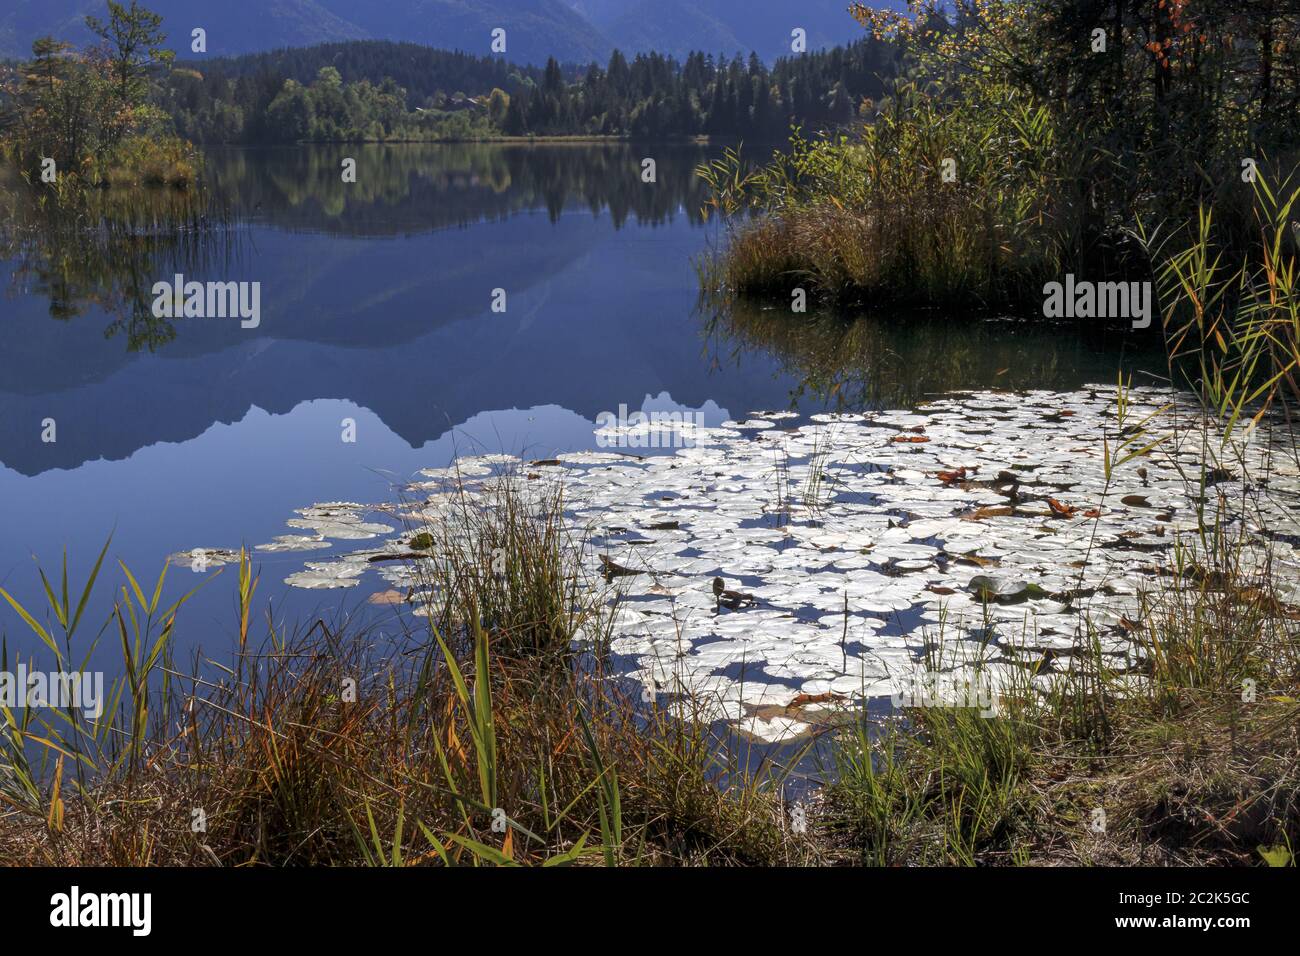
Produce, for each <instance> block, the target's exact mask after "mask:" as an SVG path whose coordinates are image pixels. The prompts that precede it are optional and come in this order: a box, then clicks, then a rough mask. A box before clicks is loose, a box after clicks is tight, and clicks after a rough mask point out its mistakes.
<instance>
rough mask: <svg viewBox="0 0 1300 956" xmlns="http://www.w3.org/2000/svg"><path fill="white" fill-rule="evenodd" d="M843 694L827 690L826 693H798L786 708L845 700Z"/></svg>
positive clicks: (791, 708)
mask: <svg viewBox="0 0 1300 956" xmlns="http://www.w3.org/2000/svg"><path fill="white" fill-rule="evenodd" d="M843 699H844V695H843V694H837V693H835V692H834V691H829V690H828V691H826V693H824V694H796V695H795V698H794V700H792V701H790V703H788V704H786V707H785V709H786V710H793V709H794V708H796V707H803V706H804V705H805V704H828V703H830V702H831V701H833V700H843Z"/></svg>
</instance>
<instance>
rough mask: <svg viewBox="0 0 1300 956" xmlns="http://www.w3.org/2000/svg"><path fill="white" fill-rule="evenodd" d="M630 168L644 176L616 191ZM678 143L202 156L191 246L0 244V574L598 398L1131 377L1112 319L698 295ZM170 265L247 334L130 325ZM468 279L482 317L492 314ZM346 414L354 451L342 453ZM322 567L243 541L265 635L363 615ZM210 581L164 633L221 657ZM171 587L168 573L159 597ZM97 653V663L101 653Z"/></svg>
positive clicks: (204, 540) (222, 537) (33, 586)
mask: <svg viewBox="0 0 1300 956" xmlns="http://www.w3.org/2000/svg"><path fill="white" fill-rule="evenodd" d="M646 155H653V156H654V157H655V158H656V161H657V166H658V181H657V182H656V183H653V184H648V183H643V182H642V181H641V177H640V171H641V159H642V157H643V156H646ZM344 156H355V157H356V158H357V160H358V182H357V183H356V184H348V185H344V184H343V183H342V182H341V181H340V177H339V169H340V161H341V159H342V158H343V157H344ZM707 157H708V151H707V150H706V149H705V148H703V147H693V146H692V147H685V146H674V147H645V146H638V147H635V148H633V147H626V146H545V147H522V146H444V147H436V146H399V147H360V146H354V147H300V148H290V149H277V150H220V151H213V152H211V153H210V154H209V158H208V174H209V176H210V178H211V182H212V186H213V189H214V192H215V194H216V195H217V196H219V197H221V198H222V201H223V203H226V204H228V206H229V209H230V211H231V214H232V222H233V225H232V227H231V228H229V229H225V230H221V231H220V233H219V236H220V238H218V239H209V240H197V241H187V242H181V243H176V244H174V246H167V245H166V244H164V246H163V247H162V248H156V247H141V246H139V244H136V245H134V246H132V245H129V244H128V246H127V247H124V248H120V249H116V250H115V252H114V254H113V255H111V256H104V255H102V254H97V253H94V252H89V253H86V252H84V251H79V250H76V249H72V250H69V249H67V248H64V247H62V246H59V245H57V244H53V243H51V244H49V245H48V246H42V245H41V244H40V243H36V244H35V246H34V247H31V246H29V247H28V248H26V249H24V250H21V251H18V252H13V253H12V254H11V256H10V257H9V258H8V259H5V260H0V287H3V288H4V290H5V294H4V295H3V297H0V316H2V319H0V322H2V323H3V343H4V344H3V347H2V348H0V586H2V587H4V588H5V589H6V590H8V591H10V592H11V593H13V594H15V595H16V596H17V597H18V598H19V599H20V600H23V601H25V602H29V603H31V604H38V603H43V602H42V599H41V594H40V583H39V578H38V577H37V574H36V563H37V562H39V563H40V564H41V565H43V566H44V567H45V568H46V569H47V572H48V571H51V570H55V569H56V568H57V566H58V562H59V561H60V560H61V554H62V552H63V549H64V548H65V546H66V548H67V550H68V555H69V577H70V579H71V581H72V582H74V586H77V585H78V584H79V582H80V581H81V580H83V579H84V577H85V575H86V573H88V571H89V568H90V566H91V564H92V563H93V559H94V557H95V555H96V554H97V553H98V550H99V547H100V546H101V545H102V544H103V542H104V541H105V539H106V538H107V537H108V535H109V534H110V533H111V534H112V535H113V540H112V546H111V548H110V555H111V557H112V558H113V559H120V560H122V561H124V562H125V563H126V564H127V565H129V566H130V567H131V568H132V570H133V571H135V572H136V574H137V576H148V577H149V578H150V579H151V580H152V577H153V576H154V575H156V574H157V572H158V570H159V569H160V568H161V566H162V564H163V562H164V560H165V559H166V556H167V555H169V554H171V553H174V552H178V551H188V550H190V549H191V548H194V547H209V548H238V547H239V545H240V544H241V543H244V544H248V545H257V544H260V543H263V542H267V541H270V540H271V539H272V538H273V537H275V536H277V535H281V534H286V533H290V532H291V530H292V529H289V528H287V527H285V524H284V522H285V520H286V519H287V518H291V517H294V515H293V511H294V509H295V508H300V507H304V506H306V505H310V504H312V503H315V502H320V501H339V500H342V501H359V502H374V501H383V500H391V499H393V498H394V497H395V496H396V495H397V493H398V491H397V489H398V488H399V487H400V486H401V485H402V484H403V483H404V482H406V481H408V480H409V479H410V478H411V477H412V475H413V474H414V473H415V472H417V471H418V470H419V469H421V468H429V467H440V466H443V465H446V464H447V463H448V462H449V461H450V460H451V459H452V458H453V457H454V456H455V455H456V454H458V453H459V454H466V453H480V452H496V451H505V452H510V453H513V454H522V455H527V456H531V457H548V456H550V455H553V454H556V453H559V452H564V451H572V450H578V449H584V448H593V447H595V441H594V438H593V435H592V429H593V427H594V421H595V419H596V417H597V415H599V414H600V413H601V412H604V411H617V410H618V408H619V406H620V405H624V404H625V405H627V406H628V408H629V409H646V410H650V409H664V410H668V409H673V410H683V411H689V412H701V413H702V414H703V416H704V421H705V423H706V424H709V425H715V424H718V423H720V422H722V421H724V420H726V419H728V418H730V417H733V416H744V415H746V414H747V413H748V412H750V411H752V410H759V409H776V408H788V407H794V408H797V409H798V410H800V411H804V412H810V411H817V410H821V409H825V408H831V407H844V408H860V407H876V406H881V405H884V406H887V407H896V406H900V405H907V404H913V403H915V402H917V401H920V400H923V399H924V398H925V396H926V395H927V394H932V393H934V392H938V391H943V390H946V389H951V388H973V387H1013V388H1023V387H1043V388H1060V389H1069V388H1074V387H1077V386H1078V385H1080V384H1083V383H1085V382H1096V381H1107V382H1109V381H1113V380H1114V377H1115V372H1116V369H1117V368H1118V367H1119V365H1120V364H1121V362H1122V363H1123V364H1125V365H1127V366H1130V367H1138V368H1141V367H1149V368H1155V369H1158V368H1159V361H1158V359H1157V358H1156V357H1155V356H1152V355H1151V354H1150V353H1144V352H1142V351H1140V350H1137V349H1136V346H1137V343H1135V341H1134V340H1133V339H1132V338H1131V337H1129V336H1127V335H1124V334H1111V335H1109V336H1107V335H1103V334H1102V333H1100V332H1096V333H1092V334H1089V335H1086V336H1084V335H1081V334H1080V333H1079V332H1078V330H1075V329H1070V328H1044V327H1042V326H1041V325H1034V326H1024V325H1021V324H1019V323H1014V322H1009V321H994V320H988V319H972V318H969V317H967V318H960V317H959V318H954V317H951V316H938V315H933V316H895V317H891V318H890V320H889V321H883V320H880V319H865V318H861V319H857V320H856V321H850V320H851V319H852V318H853V317H851V316H833V315H822V316H817V317H814V318H813V319H812V321H810V322H802V323H800V324H795V323H793V322H792V321H791V320H790V317H789V315H788V314H787V313H785V312H783V311H782V310H778V309H775V308H770V309H762V308H756V307H750V308H746V309H743V310H733V311H731V312H729V313H726V314H722V315H717V314H713V313H712V312H711V311H710V310H708V309H702V308H699V307H698V295H697V288H698V286H697V280H696V274H695V270H694V267H693V264H692V263H693V260H694V259H695V258H696V257H698V256H700V255H701V254H703V253H705V252H706V251H707V250H708V249H709V248H710V247H711V246H713V245H716V244H717V243H718V242H719V241H720V239H721V238H722V235H723V234H722V232H721V231H720V230H719V228H718V227H717V225H716V224H715V223H706V222H705V221H704V220H703V218H702V216H701V215H700V207H701V205H702V202H703V199H704V196H703V193H702V190H701V189H700V187H699V186H698V184H697V183H696V181H695V180H694V177H693V174H692V171H693V168H694V166H695V165H696V164H697V163H698V162H700V161H702V160H704V159H706V158H707ZM176 271H181V272H183V273H184V274H185V276H186V279H187V280H199V281H207V280H216V281H231V280H236V281H238V280H249V281H258V282H260V283H261V289H262V292H261V324H260V326H259V327H258V328H256V329H242V328H240V326H239V323H238V321H236V320H228V319H188V320H186V319H180V320H176V321H174V322H167V321H160V320H154V319H152V317H151V315H150V314H149V305H150V303H151V302H152V296H151V294H150V291H149V290H150V288H151V286H152V284H153V282H155V281H158V280H159V279H170V278H171V276H172V274H173V273H174V272H176ZM497 288H503V289H505V290H506V293H507V311H506V312H505V313H504V314H502V313H496V312H493V311H492V309H491V303H492V294H493V290H494V289H497ZM47 419H53V420H54V421H55V423H56V427H57V440H56V441H54V442H52V443H51V442H45V441H42V430H43V426H42V423H43V422H44V421H45V420H47ZM345 419H352V420H354V421H355V423H356V428H355V435H356V440H355V442H352V443H349V442H345V441H343V440H342V438H343V422H344V420H345ZM361 544H362V542H346V541H345V542H341V543H340V545H339V546H338V547H337V548H336V549H335V550H336V551H337V550H342V551H346V550H352V549H355V548H356V547H357V546H360V545H361ZM331 553H332V552H331V551H313V552H290V553H284V554H263V555H259V556H258V562H259V565H260V567H261V571H262V587H261V589H260V590H259V593H258V597H259V601H261V602H266V601H270V602H271V605H272V607H273V608H274V613H275V615H276V617H277V618H278V619H279V620H281V621H283V622H287V623H295V622H305V621H308V620H309V619H310V618H311V616H312V615H314V614H318V613H319V614H325V615H329V616H331V617H337V616H338V615H339V614H340V613H342V614H353V613H356V614H369V615H375V614H380V613H389V614H391V613H392V612H391V611H386V612H381V611H380V610H378V609H372V608H370V607H369V606H368V605H366V604H365V597H366V593H367V591H366V587H367V585H366V584H363V585H362V587H359V588H356V589H351V590H342V591H313V592H303V591H295V590H292V589H289V588H286V587H285V586H283V585H282V584H281V582H282V580H283V578H284V577H285V575H286V574H289V573H291V572H292V571H295V570H298V569H300V568H301V566H302V563H303V561H305V560H313V561H314V560H323V559H327V558H328V557H329V555H330V554H331ZM33 559H35V561H34V560H33ZM367 577H368V578H370V577H374V576H367ZM233 578H234V575H233V573H232V572H230V571H227V572H226V573H225V574H223V575H222V576H221V578H219V579H218V580H217V581H216V582H214V583H213V584H212V585H209V586H208V587H207V588H205V589H204V590H203V591H201V592H200V593H199V595H198V596H197V597H196V598H195V599H194V601H193V602H192V603H191V604H190V605H189V606H188V607H187V613H186V615H185V616H184V617H183V618H182V623H183V625H184V626H183V628H182V630H183V640H184V641H186V642H188V643H190V644H195V643H202V644H203V646H205V647H207V648H208V649H210V650H216V649H217V647H219V646H223V645H228V641H229V636H228V635H229V629H228V624H229V621H230V620H231V609H232V606H233V601H234V598H233V588H234V580H233ZM119 579H120V574H119V573H118V570H117V568H116V567H115V566H114V567H111V568H109V569H107V571H106V572H105V574H104V575H103V576H102V577H101V580H100V584H99V586H98V589H97V592H96V599H95V601H94V603H93V604H92V608H91V612H90V613H88V617H87V620H88V621H92V622H93V626H94V627H96V628H97V627H98V625H99V623H100V622H102V621H103V620H104V616H105V615H106V613H107V611H108V609H109V608H110V606H111V600H112V595H111V588H112V587H114V586H116V582H117V580H119ZM197 580H198V578H197V577H195V576H193V575H192V573H191V572H190V571H189V570H188V569H185V568H175V569H173V570H172V572H171V573H170V588H171V590H172V591H174V592H175V594H176V596H179V594H180V593H182V589H188V588H189V587H192V586H193V585H194V584H195V583H196V582H197ZM0 632H2V633H4V634H5V636H6V639H7V641H8V643H9V646H10V647H11V648H15V647H17V648H20V649H23V650H32V649H34V648H35V646H36V643H35V638H33V637H31V636H30V634H28V633H26V631H25V628H24V627H23V625H22V623H21V622H20V621H19V620H18V618H17V617H16V616H15V615H13V614H12V613H11V612H10V611H9V610H8V609H7V608H2V607H0ZM91 633H93V629H91ZM87 636H88V635H87ZM106 643H108V642H106ZM105 655H106V656H105V657H104V661H105V665H106V666H107V665H108V662H111V661H112V659H113V658H114V657H115V656H116V652H114V651H112V650H111V645H110V648H106V649H105Z"/></svg>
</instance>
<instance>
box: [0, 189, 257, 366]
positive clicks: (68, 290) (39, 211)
mask: <svg viewBox="0 0 1300 956" xmlns="http://www.w3.org/2000/svg"><path fill="white" fill-rule="evenodd" d="M237 249H238V233H237V232H236V231H235V230H233V229H231V228H230V226H229V224H228V223H226V222H225V221H224V219H223V217H221V216H219V215H216V214H214V213H213V211H212V210H211V209H210V208H209V204H208V201H207V200H206V198H205V197H204V195H203V194H202V193H196V192H189V191H179V190H172V189H107V190H98V189H91V190H87V191H85V192H84V193H80V194H77V195H69V196H65V197H64V198H62V199H61V200H58V201H56V199H55V197H54V196H53V195H52V194H49V193H46V192H45V191H44V190H42V189H40V188H32V187H28V186H27V185H26V183H24V182H23V181H21V180H13V181H8V180H6V181H4V182H0V257H2V258H4V259H6V260H9V261H10V262H12V263H13V271H12V285H13V289H12V290H11V293H13V294H16V293H18V292H20V291H21V292H23V293H27V294H31V293H35V294H37V295H41V296H43V297H45V298H46V299H48V300H49V314H50V316H51V317H52V318H55V319H59V320H63V321H67V320H69V319H72V318H75V317H76V316H79V315H82V314H83V313H85V312H86V310H87V309H89V308H92V307H98V308H100V309H102V310H103V311H105V312H107V313H108V314H109V315H111V316H112V317H113V320H112V321H111V322H110V323H109V325H108V326H107V327H106V328H105V331H104V335H105V337H106V338H111V337H114V336H119V335H123V336H125V338H126V343H127V348H128V349H129V350H131V351H139V350H141V349H147V350H150V351H152V350H154V349H156V348H158V347H159V346H161V345H164V344H166V343H167V342H170V341H171V340H172V339H173V338H175V335H176V332H175V329H174V328H173V326H172V323H171V322H170V321H168V320H167V319H160V318H156V317H155V316H154V314H153V301H154V295H153V292H152V289H153V284H154V283H155V282H157V281H159V279H161V278H167V277H170V276H172V275H173V274H175V273H177V272H180V273H191V272H202V271H206V270H208V269H211V268H213V267H217V268H220V267H221V266H222V265H228V264H229V263H230V262H231V261H232V260H233V258H234V257H235V255H236V253H237Z"/></svg>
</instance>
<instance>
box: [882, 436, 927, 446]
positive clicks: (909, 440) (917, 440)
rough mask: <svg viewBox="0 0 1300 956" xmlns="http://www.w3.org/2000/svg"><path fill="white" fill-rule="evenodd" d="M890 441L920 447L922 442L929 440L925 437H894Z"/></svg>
mask: <svg viewBox="0 0 1300 956" xmlns="http://www.w3.org/2000/svg"><path fill="white" fill-rule="evenodd" d="M890 440H891V441H896V442H899V443H900V444H905V445H920V444H922V443H923V442H928V441H929V440H930V439H929V437H928V436H926V435H895V436H894V437H893V438H892V439H890Z"/></svg>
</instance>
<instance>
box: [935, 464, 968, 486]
mask: <svg viewBox="0 0 1300 956" xmlns="http://www.w3.org/2000/svg"><path fill="white" fill-rule="evenodd" d="M935 477H936V478H938V479H939V480H940V481H942V482H943V483H944V484H945V485H955V484H957V483H958V482H962V481H965V480H966V466H965V465H962V467H960V468H958V469H956V470H955V471H941V472H939V473H938V474H936V475H935Z"/></svg>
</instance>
